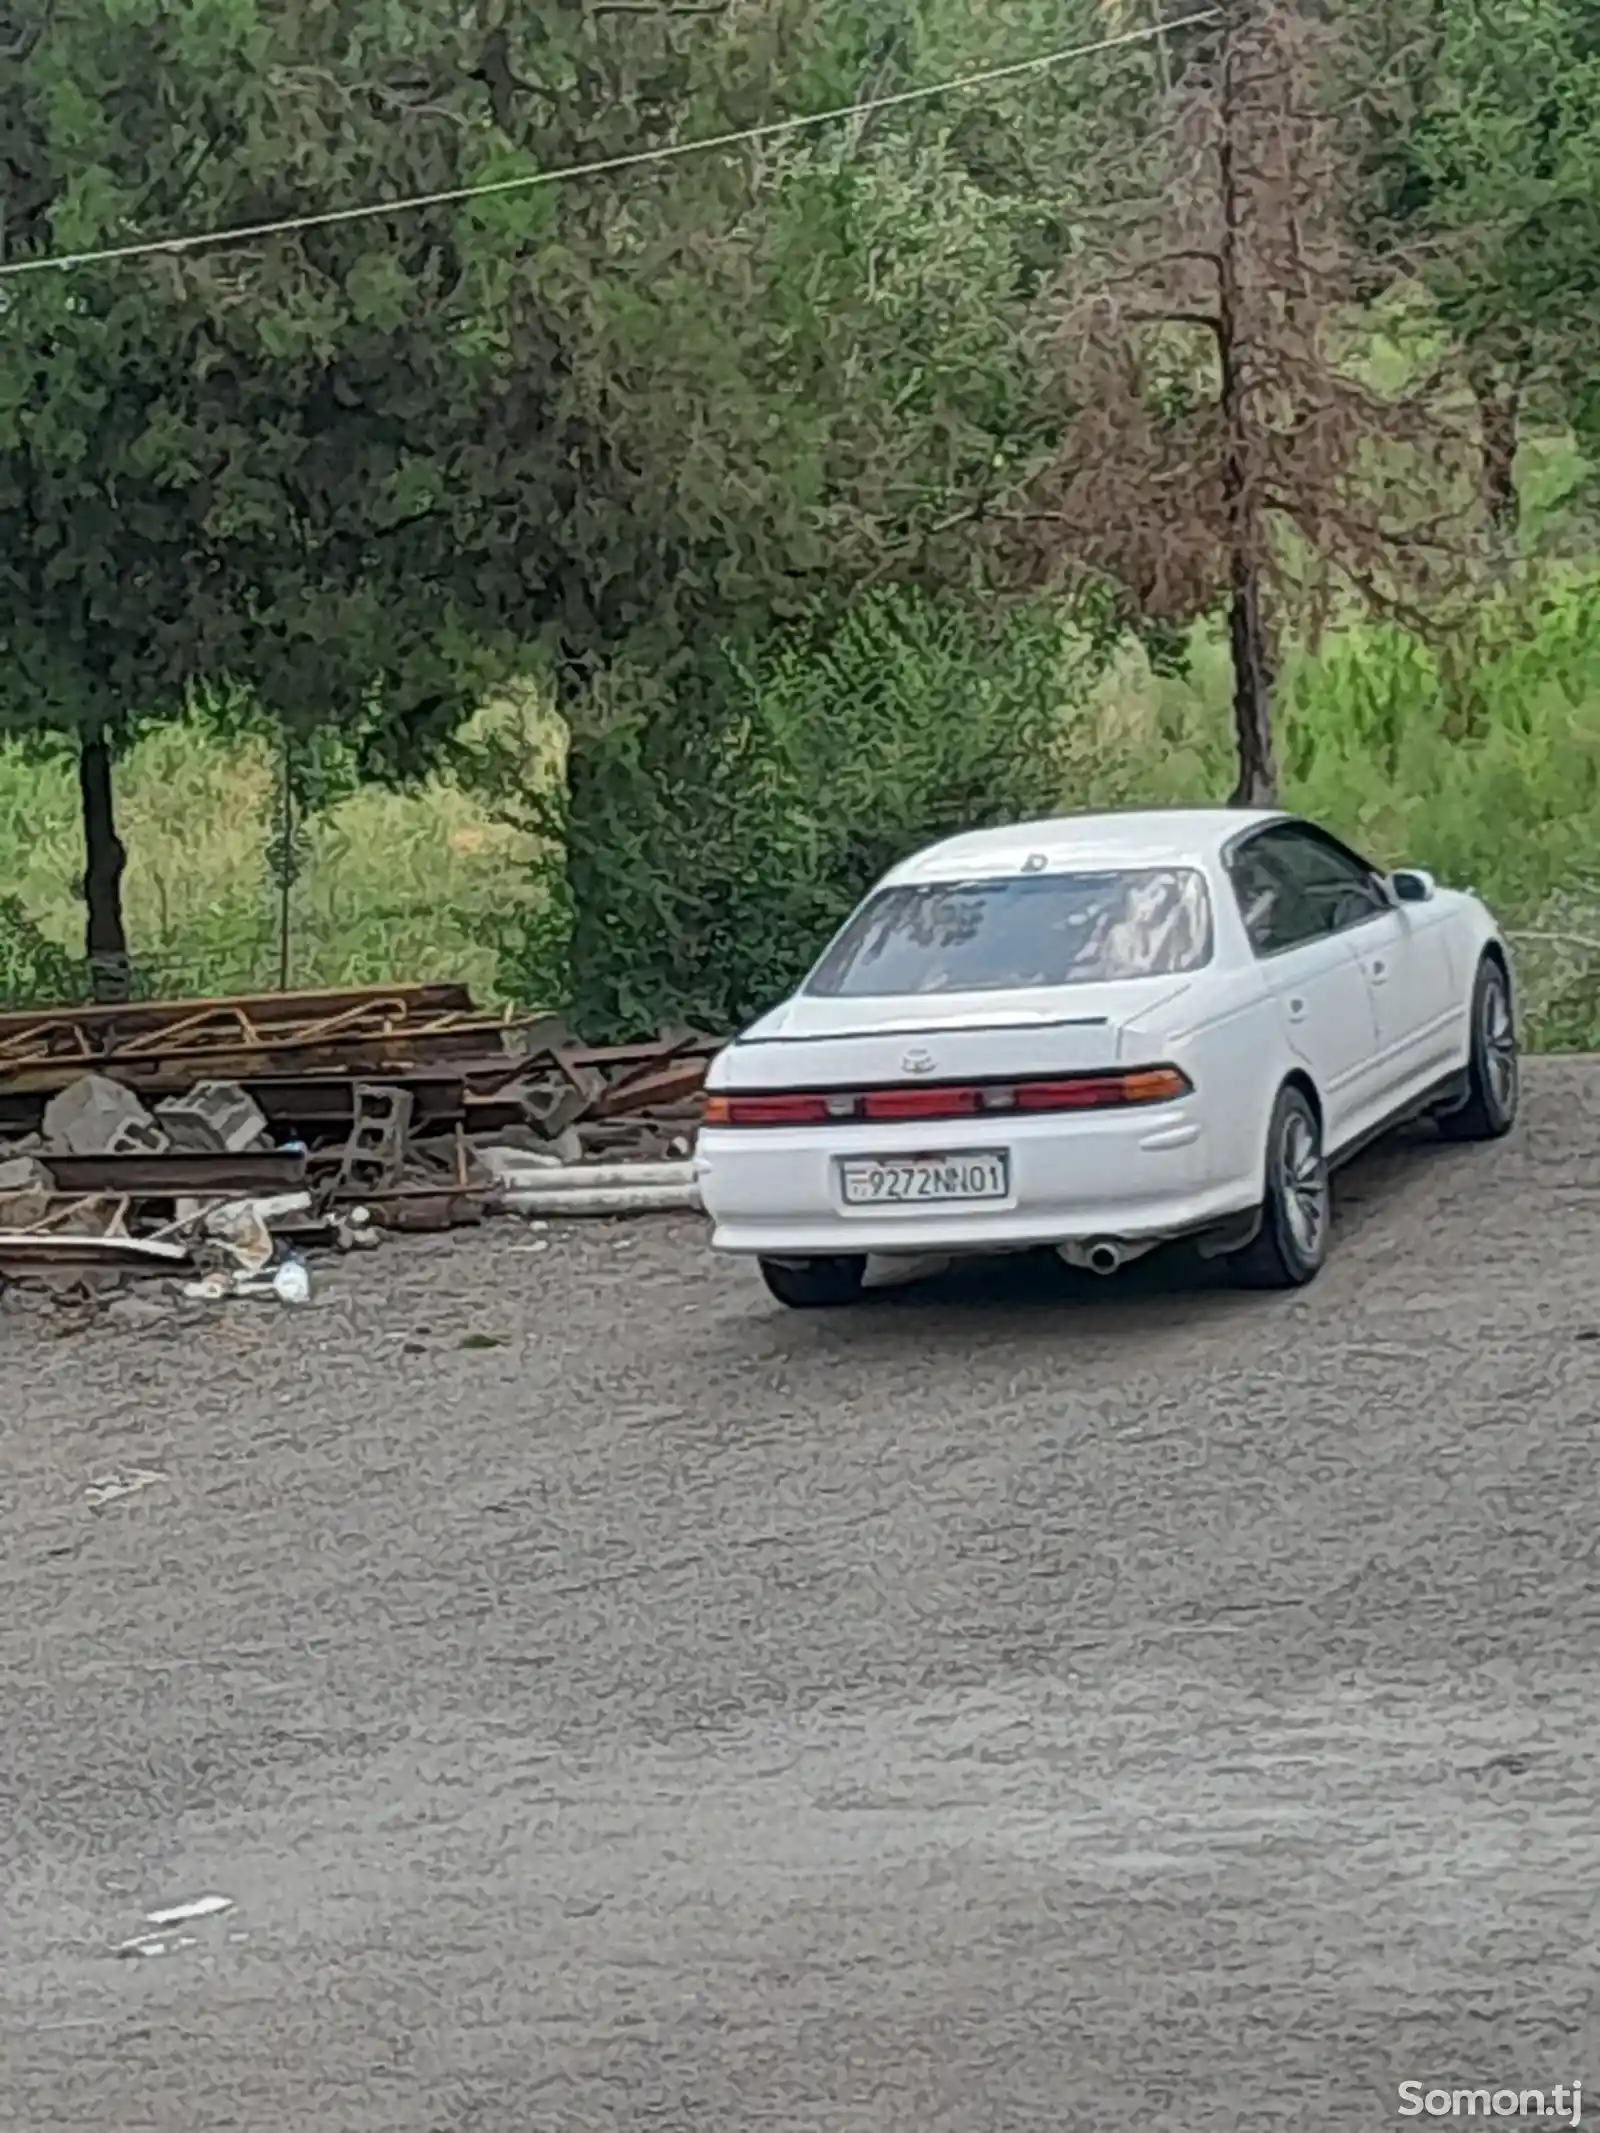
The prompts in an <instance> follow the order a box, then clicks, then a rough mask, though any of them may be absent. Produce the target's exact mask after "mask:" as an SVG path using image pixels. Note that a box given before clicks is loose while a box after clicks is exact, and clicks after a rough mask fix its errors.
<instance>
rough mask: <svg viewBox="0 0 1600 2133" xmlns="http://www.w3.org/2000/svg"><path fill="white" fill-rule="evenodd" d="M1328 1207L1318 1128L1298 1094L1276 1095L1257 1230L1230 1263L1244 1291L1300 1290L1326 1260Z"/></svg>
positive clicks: (1301, 1093) (1285, 1090) (1300, 1092)
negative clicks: (1263, 1193) (1258, 1227)
mask: <svg viewBox="0 0 1600 2133" xmlns="http://www.w3.org/2000/svg"><path fill="white" fill-rule="evenodd" d="M1332 1212H1333V1209H1332V1203H1331V1199H1330V1195H1329V1188H1328V1164H1327V1158H1326V1157H1325V1156H1324V1154H1323V1152H1322V1128H1321V1126H1320V1125H1319V1124H1318V1122H1317V1114H1316V1113H1315V1111H1313V1110H1312V1108H1311V1105H1310V1103H1309V1101H1308V1100H1307V1098H1306V1096H1305V1093H1304V1091H1303V1090H1300V1089H1297V1088H1295V1087H1294V1086H1293V1084H1286V1085H1285V1086H1284V1087H1283V1088H1281V1089H1280V1090H1279V1091H1278V1100H1277V1102H1276V1103H1275V1104H1274V1105H1273V1107H1272V1123H1271V1125H1270V1126H1269V1127H1268V1129H1267V1189H1266V1196H1265V1198H1264V1199H1263V1200H1262V1203H1261V1227H1260V1229H1259V1230H1258V1231H1257V1232H1256V1235H1255V1237H1254V1238H1253V1240H1252V1241H1251V1242H1250V1243H1249V1244H1247V1245H1246V1246H1245V1248H1244V1250H1243V1251H1241V1252H1236V1253H1235V1254H1234V1256H1233V1258H1232V1260H1231V1261H1230V1264H1231V1266H1232V1269H1233V1276H1234V1279H1235V1280H1236V1281H1237V1282H1238V1284H1239V1286H1240V1287H1241V1288H1245V1289H1303V1288H1304V1287H1305V1285H1306V1283H1307V1282H1308V1281H1314V1280H1315V1279H1316V1277H1317V1275H1318V1274H1319V1273H1320V1272H1321V1270H1322V1264H1323V1261H1324V1260H1325V1259H1326V1258H1327V1256H1328V1232H1329V1229H1330V1227H1331V1218H1332Z"/></svg>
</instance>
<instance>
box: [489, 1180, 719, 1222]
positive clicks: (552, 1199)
mask: <svg viewBox="0 0 1600 2133" xmlns="http://www.w3.org/2000/svg"><path fill="white" fill-rule="evenodd" d="M500 1204H501V1205H502V1206H503V1207H504V1208H505V1209H506V1210H507V1211H508V1213H510V1214H513V1215H599V1216H605V1215H648V1214H666V1213H669V1212H671V1211H672V1210H673V1209H675V1208H684V1209H695V1208H698V1207H699V1205H700V1191H699V1188H698V1186H696V1185H695V1184H694V1182H693V1181H692V1180H688V1181H686V1182H684V1183H682V1184H676V1185H611V1186H603V1187H601V1188H599V1189H598V1190H596V1191H592V1192H578V1191H575V1190H557V1191H555V1192H551V1191H548V1190H546V1189H545V1188H544V1187H543V1186H539V1187H537V1188H534V1189H532V1190H530V1191H528V1192H508V1193H507V1194H506V1195H505V1198H504V1199H503V1200H502V1201H501V1203H500Z"/></svg>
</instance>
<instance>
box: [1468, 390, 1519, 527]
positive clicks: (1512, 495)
mask: <svg viewBox="0 0 1600 2133" xmlns="http://www.w3.org/2000/svg"><path fill="white" fill-rule="evenodd" d="M1523 384H1524V379H1523V373H1522V366H1521V364H1520V363H1518V364H1514V365H1513V366H1512V367H1511V369H1510V371H1509V372H1507V371H1504V370H1500V369H1498V368H1496V367H1493V366H1488V365H1482V364H1479V365H1475V366H1474V367H1473V376H1472V391H1473V396H1474V398H1475V399H1476V400H1477V403H1478V432H1479V436H1480V437H1481V439H1482V443H1483V502H1484V509H1485V510H1486V511H1487V513H1488V515H1489V525H1490V529H1491V531H1492V532H1493V534H1494V536H1495V539H1496V541H1497V542H1498V543H1499V545H1500V547H1501V548H1502V550H1503V551H1505V552H1507V553H1509V552H1510V550H1511V548H1512V547H1513V545H1514V544H1515V541H1516V537H1517V524H1518V510H1519V499H1518V496H1517V428H1518V421H1519V417H1520V416H1521V413H1522V391H1523Z"/></svg>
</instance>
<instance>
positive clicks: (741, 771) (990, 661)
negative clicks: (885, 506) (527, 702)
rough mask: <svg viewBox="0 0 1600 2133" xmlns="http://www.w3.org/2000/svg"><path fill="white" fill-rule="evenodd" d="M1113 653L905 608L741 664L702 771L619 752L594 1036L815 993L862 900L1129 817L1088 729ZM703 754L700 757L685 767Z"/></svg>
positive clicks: (581, 974)
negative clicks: (1022, 842)
mask: <svg viewBox="0 0 1600 2133" xmlns="http://www.w3.org/2000/svg"><path fill="white" fill-rule="evenodd" d="M1102 660H1103V655H1102V654H1101V652H1100V651H1099V650H1098V649H1097V648H1096V646H1095V645H1094V644H1092V643H1091V642H1090V641H1088V640H1086V639H1085V638H1083V637H1081V636H1078V635H1076V634H1075V633H1074V632H1073V631H1072V630H1071V629H1070V628H1069V627H1068V626H1067V625H1066V624H1065V623H1064V622H1063V621H1062V620H1061V618H1060V617H1059V616H1058V615H1055V614H1052V613H1049V612H1047V611H1042V610H1022V611H1011V612H1008V613H1006V614H1005V615H1003V616H1000V617H996V618H985V617H983V616H980V615H978V614H976V613H974V612H973V611H972V610H970V609H968V608H966V607H963V606H961V605H958V604H956V603H954V602H951V601H947V600H936V599H933V598H925V597H918V596H915V595H910V594H906V593H900V592H897V593H892V594H891V593H882V594H876V595H871V596H868V597H866V598H863V599H862V600H861V601H860V602H859V603H858V604H857V605H856V606H855V607H854V608H853V609H852V611H851V612H850V613H849V614H848V615H847V616H846V617H845V619H844V620H843V621H842V622H840V623H838V624H836V625H834V626H831V627H829V626H824V625H822V624H820V623H813V624H811V625H809V626H805V627H800V628H796V629H792V630H789V631H787V632H784V633H783V634H781V635H779V636H777V637H776V638H774V639H773V640H772V641H771V642H770V643H769V644H768V645H767V646H766V647H765V648H764V650H763V652H762V653H761V655H760V656H759V657H758V658H757V659H755V660H754V661H752V662H741V661H738V660H734V661H733V662H732V663H731V676H732V679H731V688H730V691H729V696H728V699H727V700H726V701H725V705H724V715H723V718H722V720H721V724H720V730H719V731H718V733H717V735H716V739H715V741H714V742H713V743H712V744H711V746H710V748H709V752H708V755H707V756H705V757H702V758H701V759H700V760H699V761H698V762H689V761H686V760H684V759H682V758H680V762H679V765H678V766H677V773H676V775H672V774H671V773H670V772H664V771H663V769H662V766H661V765H660V763H659V761H657V762H655V763H652V762H651V761H649V760H647V759H644V758H641V756H640V755H639V754H638V753H637V752H636V746H637V735H636V733H633V732H629V733H627V734H626V735H625V736H624V737H622V738H619V739H618V740H617V741H616V742H614V743H613V748H612V753H611V758H610V761H609V763H608V765H607V766H606V768H607V773H608V775H609V778H610V780H611V792H612V812H611V814H610V816H609V817H606V816H601V817H600V818H599V819H600V820H601V822H602V823H603V824H604V826H605V832H606V838H607V843H608V849H607V852H606V853H605V855H604V859H605V863H604V865H603V866H601V867H598V868H597V869H595V871H594V873H592V874H591V875H590V876H589V879H588V882H587V884H586V901H588V903H589V904H590V906H591V912H590V916H591V918H593V916H594V907H598V906H600V905H602V904H603V906H604V911H603V918H604V921H605V923H604V925H603V926H602V925H596V924H591V925H590V926H588V927H587V928H586V929H585V932H584V934H583V935H582V936H581V939H582V943H583V955H582V957H581V967H580V969H579V971H578V973H577V978H578V986H579V1014H580V1019H581V1020H582V1021H583V1023H584V1025H585V1027H586V1028H589V1029H592V1030H597V1031H598V1030H601V1029H603V1030H604V1032H605V1033H606V1034H616V1035H622V1034H632V1033H634V1032H636V1031H638V1030H640V1029H642V1028H648V1027H651V1026H653V1025H655V1024H656V1023H658V1022H660V1021H662V1020H665V1019H669V1018H683V1019H687V1020H689V1021H691V1022H698V1023H702V1024H705V1025H707V1026H709V1027H712V1028H718V1029H721V1028H727V1027H730V1026H733V1025H735V1024H737V1023H739V1022H742V1021H744V1020H746V1019H748V1018H749V1017H750V1016H751V1015H753V1014H755V1013H757V1012H759V1011H760V1010H761V1009H762V1008H764V1007H767V1006H771V1005H773V1004H774V1003H775V1002H776V1001H777V1000H779V999H780V998H782V997H783V996H784V995H785V994H786V993H787V992H788V991H789V990H790V989H791V988H792V987H793V986H794V985H795V984H796V983H797V981H798V980H799V979H800V978H801V977H802V976H803V974H804V973H805V971H806V970H807V969H808V968H809V967H810V965H811V963H812V962H813V961H814V960H815V958H816V956H817V955H818V953H819V952H820V950H821V948H822V947H823V945H824V943H825V942H826V941H827V939H828V938H829V936H830V935H831V934H832V933H833V932H834V931H835V929H836V928H837V927H838V926H839V925H840V923H841V922H842V921H843V919H844V918H845V917H846V915H847V914H848V912H849V911H850V909H851V907H852V906H853V905H854V904H855V903H856V902H857V900H858V899H859V898H860V896H861V894H862V893H863V891H864V890H865V889H866V888H868V887H869V886H870V885H871V883H872V882H873V881H875V880H876V879H877V878H878V876H879V875H880V874H882V873H883V872H884V871H885V869H886V868H888V867H890V866H892V865H893V864H894V863H895V862H896V861H897V860H899V859H901V858H903V857H905V856H906V854H908V853H909V852H912V851H914V850H916V849H917V848H918V847H919V846H921V845H924V844H927V843H929V842H931V841H933V840H934V839H936V838H939V837H941V836H945V835H949V834H952V833H954V832H956V831H958V830H963V829H971V828H975V827H979V826H982V825H984V824H987V823H993V822H1000V821H1007V820H1011V819H1015V818H1017V817H1025V816H1028V815H1040V814H1047V813H1050V812H1051V811H1052V810H1054V809H1057V808H1059V807H1060V806H1061V805H1062V804H1063V802H1064V799H1065V800H1070V801H1073V802H1075V803H1076V804H1079V805H1088V804H1092V803H1093V802H1095V801H1096V800H1104V799H1107V798H1115V797H1116V796H1117V794H1118V792H1119V791H1120V790H1121V787H1120V786H1119V782H1118V775H1117V773H1118V765H1117V763H1116V761H1115V760H1114V758H1113V757H1112V756H1111V755H1110V754H1109V753H1108V751H1106V750H1104V749H1103V748H1101V747H1100V745H1099V743H1098V741H1097V737H1096V734H1095V728H1094V723H1093V719H1092V716H1091V713H1090V696H1091V691H1092V684H1093V681H1094V679H1095V676H1096V674H1097V673H1098V671H1099V669H1100V666H1101V664H1102ZM685 756H687V751H685Z"/></svg>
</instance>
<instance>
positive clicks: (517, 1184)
mask: <svg viewBox="0 0 1600 2133" xmlns="http://www.w3.org/2000/svg"><path fill="white" fill-rule="evenodd" d="M716 1049H717V1044H716V1040H714V1039H712V1038H708V1037H705V1036H701V1035H699V1034H697V1033H695V1032H692V1031H687V1030H685V1031H677V1032H670V1033H667V1034H665V1035H663V1036H662V1037H661V1038H660V1039H659V1040H658V1041H657V1042H655V1043H653V1044H643V1045H625V1046H616V1047H610V1048H605V1049H595V1048H593V1047H585V1046H581V1045H578V1044H576V1043H574V1041H573V1040H572V1038H571V1037H570V1035H569V1033H568V1032H567V1031H566V1029H565V1028H564V1027H563V1026H562V1025H561V1024H560V1023H559V1022H556V1021H554V1020H553V1019H551V1018H549V1017H533V1016H522V1017H518V1016H512V1015H501V1016H493V1015H489V1014H486V1013H484V1012H482V1011H481V1010H479V1009H478V1008H477V1007H475V1006H474V1004H473V1001H472V998H471V995H470V994H469V993H468V992H467V990H466V988H465V987H463V986H453V985H419V986H401V987H375V988H366V989H361V990H354V991H344V992H335V993H283V994H266V995H259V996H252V997H249V998H240V999H231V1000H204V1001H182V1002H177V1001H170V1002H145V1003H135V1004H133V1005H130V1006H118V1007H94V1008H67V1007H63V1008H57V1009H51V1010H44V1011H40V1012H37V1013H33V1014H27V1015H25V1014H15V1013H12V1014H4V1015H0V1280H10V1281H13V1282H16V1281H23V1280H26V1281H34V1282H37V1281H45V1282H49V1283H53V1284H54V1285H55V1286H56V1287H58V1288H59V1287H62V1286H67V1285H72V1284H79V1283H87V1284H89V1285H91V1286H92V1285H96V1284H98V1285H99V1286H100V1287H104V1286H107V1285H119V1284H120V1282H121V1281H123V1280H126V1279H127V1278H129V1277H131V1276H134V1275H146V1276H150V1275H156V1276H159V1275H166V1276H169V1277H170V1276H173V1275H179V1276H185V1277H190V1278H189V1280H188V1284H187V1286H188V1291H189V1293H190V1294H192V1295H195V1296H197V1297H220V1296H223V1295H229V1294H238V1293H252V1292H256V1291H259V1292H261V1293H271V1294H274V1295H277V1296H278V1297H280V1299H281V1300H283V1301H286V1302H294V1301H299V1300H301V1297H302V1295H303V1293H307V1292H308V1276H307V1275H306V1273H305V1268H304V1262H303V1259H302V1258H301V1256H300V1254H301V1253H302V1252H303V1251H304V1250H306V1249H307V1248H309V1247H313V1246H319V1245H321V1246H336V1247H339V1248H342V1249H345V1250H355V1249H360V1248H362V1247H364V1246H366V1245H368V1244H371V1243H376V1242H377V1241H378V1237H379V1235H380V1234H381V1233H382V1232H383V1231H385V1230H440V1229H446V1228H453V1227H455V1226H457V1225H460V1224H465V1223H475V1222H480V1221H482V1220H483V1219H484V1217H485V1216H486V1215H488V1214H491V1213H494V1212H497V1211H500V1210H502V1209H503V1210H506V1211H508V1212H515V1213H519V1214H524V1215H527V1214H534V1213H539V1214H545V1213H569V1214H574V1215H578V1214H613V1213H633V1212H637V1211H640V1210H642V1209H645V1208H652V1207H669V1206H673V1207H681V1206H692V1205H693V1204H695V1193H694V1186H693V1168H692V1164H691V1162H690V1157H691V1154H692V1148H693V1136H694V1130H695V1121H696V1119H697V1117H698V1112H699V1105H698V1093H699V1089H700V1086H701V1083H702V1082H703V1080H704V1077H705V1071H706V1067H707V1064H708V1063H709V1060H710V1058H711V1056H712V1054H713V1053H714V1052H715V1051H716Z"/></svg>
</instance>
